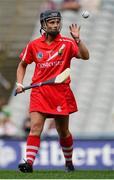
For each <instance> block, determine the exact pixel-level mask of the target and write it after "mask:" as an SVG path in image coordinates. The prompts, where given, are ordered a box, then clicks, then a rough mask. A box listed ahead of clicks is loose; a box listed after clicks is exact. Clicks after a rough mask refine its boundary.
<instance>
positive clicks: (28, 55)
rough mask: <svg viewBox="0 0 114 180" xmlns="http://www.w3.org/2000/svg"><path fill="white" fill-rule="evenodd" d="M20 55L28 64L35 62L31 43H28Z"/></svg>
mask: <svg viewBox="0 0 114 180" xmlns="http://www.w3.org/2000/svg"><path fill="white" fill-rule="evenodd" d="M19 57H20V59H21V60H22V61H24V62H26V63H27V64H31V63H32V62H33V57H32V46H31V43H28V44H27V46H26V47H25V48H24V49H23V51H22V53H21V54H20V56H19Z"/></svg>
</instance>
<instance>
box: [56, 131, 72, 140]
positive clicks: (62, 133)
mask: <svg viewBox="0 0 114 180" xmlns="http://www.w3.org/2000/svg"><path fill="white" fill-rule="evenodd" d="M57 132H58V134H59V136H60V137H61V138H65V137H67V136H69V134H70V132H69V130H68V129H57Z"/></svg>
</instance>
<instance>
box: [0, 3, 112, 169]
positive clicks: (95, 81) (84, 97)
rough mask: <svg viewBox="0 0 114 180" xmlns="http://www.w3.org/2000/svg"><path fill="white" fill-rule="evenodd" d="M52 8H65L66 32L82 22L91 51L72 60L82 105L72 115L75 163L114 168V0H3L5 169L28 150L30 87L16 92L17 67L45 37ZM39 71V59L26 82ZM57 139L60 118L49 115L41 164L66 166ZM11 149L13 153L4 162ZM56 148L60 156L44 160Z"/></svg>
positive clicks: (0, 59)
mask: <svg viewBox="0 0 114 180" xmlns="http://www.w3.org/2000/svg"><path fill="white" fill-rule="evenodd" d="M46 9H59V10H60V11H61V14H62V17H63V27H62V32H61V33H62V34H63V35H65V36H68V37H70V33H69V25H70V24H72V23H77V24H78V25H81V39H82V40H83V41H84V42H85V43H86V44H87V47H88V49H89V51H90V60H89V61H86V62H84V61H81V60H76V59H73V60H72V65H71V79H72V83H71V87H72V90H73V92H74V94H75V97H76V99H77V102H78V107H79V111H78V112H77V113H74V114H72V115H71V117H70V129H71V132H72V134H73V137H74V147H75V149H74V164H76V165H77V167H78V168H79V169H113V167H114V162H113V158H114V140H113V139H114V75H113V74H114V0H92V1H91V0H0V154H2V155H3V156H1V157H0V168H1V169H16V168H17V164H18V162H19V161H20V160H21V159H22V158H23V155H24V154H25V152H24V151H25V142H26V137H27V135H28V133H29V130H30V119H29V114H28V108H29V106H28V105H29V94H30V91H26V92H25V93H23V94H20V95H18V96H16V97H15V96H14V95H13V94H14V90H15V83H16V69H17V66H18V63H19V55H20V53H21V51H22V50H23V48H24V47H25V46H26V44H27V43H28V42H29V41H30V40H33V39H35V38H37V37H39V36H40V32H39V30H40V23H39V15H40V13H41V12H42V11H44V10H46ZM83 10H88V11H89V12H90V17H89V18H88V19H84V18H83V17H82V15H81V13H82V11H83ZM33 70H34V64H32V65H31V66H30V67H29V66H28V68H27V73H26V76H25V79H24V85H29V84H30V82H31V76H32V73H33ZM57 143H58V141H57V132H56V130H55V125H54V119H47V120H46V123H45V128H44V131H43V134H42V145H41V153H40V155H39V157H38V158H37V160H36V167H37V168H38V166H39V168H47V169H48V168H49V166H50V167H51V168H58V167H59V166H63V165H64V163H63V158H62V155H61V158H60V150H59V152H58V151H57V149H58V148H57V147H58V145H57ZM3 148H4V151H3ZM55 149H56V151H55ZM5 150H6V151H8V152H9V157H8V159H7V158H6V161H5V162H4V158H3V157H4V155H5V152H6V151H5ZM52 151H53V153H56V156H55V154H54V156H53V157H52V159H51V157H50V158H49V159H45V160H42V157H44V154H45V153H49V154H52ZM55 157H57V158H58V159H54V158H55ZM54 163H55V164H54Z"/></svg>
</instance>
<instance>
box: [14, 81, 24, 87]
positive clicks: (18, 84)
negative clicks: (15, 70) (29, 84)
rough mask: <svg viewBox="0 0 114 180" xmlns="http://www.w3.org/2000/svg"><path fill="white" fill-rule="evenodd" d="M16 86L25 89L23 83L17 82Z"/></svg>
mask: <svg viewBox="0 0 114 180" xmlns="http://www.w3.org/2000/svg"><path fill="white" fill-rule="evenodd" d="M16 86H17V87H18V86H21V87H22V88H24V86H23V85H22V84H21V83H18V82H16Z"/></svg>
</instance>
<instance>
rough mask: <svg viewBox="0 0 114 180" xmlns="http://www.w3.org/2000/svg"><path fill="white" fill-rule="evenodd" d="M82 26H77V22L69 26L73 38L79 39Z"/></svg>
mask: <svg viewBox="0 0 114 180" xmlns="http://www.w3.org/2000/svg"><path fill="white" fill-rule="evenodd" d="M80 28H81V27H80V26H77V24H72V25H71V26H69V29H70V34H71V36H72V37H73V39H75V40H79V39H80Z"/></svg>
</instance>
